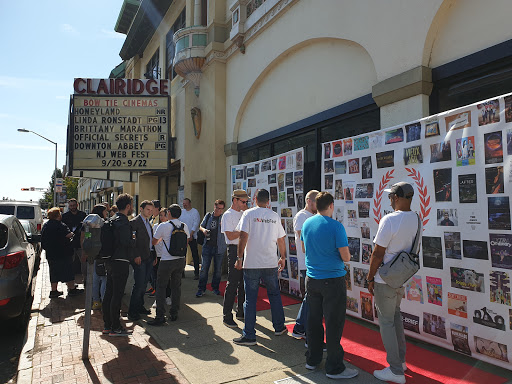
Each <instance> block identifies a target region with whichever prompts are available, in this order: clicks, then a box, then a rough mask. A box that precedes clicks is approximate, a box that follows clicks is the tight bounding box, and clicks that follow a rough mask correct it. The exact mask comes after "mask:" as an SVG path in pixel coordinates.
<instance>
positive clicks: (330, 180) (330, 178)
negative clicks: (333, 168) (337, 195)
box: [324, 175, 334, 189]
mask: <svg viewBox="0 0 512 384" xmlns="http://www.w3.org/2000/svg"><path fill="white" fill-rule="evenodd" d="M333 180H334V176H333V175H325V184H324V188H325V189H332V184H333Z"/></svg>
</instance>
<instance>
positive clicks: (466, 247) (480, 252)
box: [462, 240, 489, 260]
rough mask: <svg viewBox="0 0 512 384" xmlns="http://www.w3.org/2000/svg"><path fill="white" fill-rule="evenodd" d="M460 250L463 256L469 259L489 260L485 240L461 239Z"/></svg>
mask: <svg viewBox="0 0 512 384" xmlns="http://www.w3.org/2000/svg"><path fill="white" fill-rule="evenodd" d="M462 251H463V254H464V257H467V258H470V259H479V260H489V252H488V251H487V242H486V241H477V240H463V241H462Z"/></svg>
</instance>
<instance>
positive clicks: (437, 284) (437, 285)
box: [426, 276, 443, 306]
mask: <svg viewBox="0 0 512 384" xmlns="http://www.w3.org/2000/svg"><path fill="white" fill-rule="evenodd" d="M426 279H427V297H428V302H429V303H430V304H435V305H439V306H442V305H443V281H442V280H441V279H440V278H438V277H431V276H427V277H426Z"/></svg>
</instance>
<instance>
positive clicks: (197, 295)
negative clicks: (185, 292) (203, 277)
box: [196, 289, 204, 297]
mask: <svg viewBox="0 0 512 384" xmlns="http://www.w3.org/2000/svg"><path fill="white" fill-rule="evenodd" d="M203 295H204V291H203V290H202V289H200V290H199V291H197V293H196V297H202V296H203Z"/></svg>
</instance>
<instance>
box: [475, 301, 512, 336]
mask: <svg viewBox="0 0 512 384" xmlns="http://www.w3.org/2000/svg"><path fill="white" fill-rule="evenodd" d="M473 313H474V314H473V323H475V324H480V325H484V326H486V327H489V328H493V329H499V330H500V331H505V329H506V327H505V318H504V317H503V316H501V315H500V314H499V313H497V312H495V311H494V310H492V309H490V308H488V307H483V308H481V309H476V310H475V311H474V312H473Z"/></svg>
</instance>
